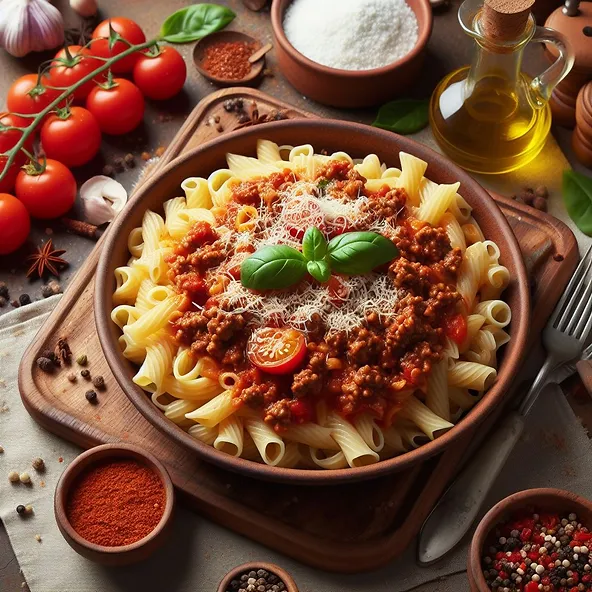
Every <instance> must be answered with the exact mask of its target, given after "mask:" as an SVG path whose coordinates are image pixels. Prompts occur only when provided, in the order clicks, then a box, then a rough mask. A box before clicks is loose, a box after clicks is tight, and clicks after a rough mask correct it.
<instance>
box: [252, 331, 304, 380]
mask: <svg viewBox="0 0 592 592" xmlns="http://www.w3.org/2000/svg"><path fill="white" fill-rule="evenodd" d="M247 356H248V357H249V360H250V361H251V363H252V364H253V365H255V366H257V368H260V369H261V370H263V371H264V372H268V373H269V374H289V373H291V372H294V370H296V369H297V368H298V367H299V366H300V365H301V364H302V362H303V361H304V358H305V356H306V340H305V338H304V335H303V334H302V333H300V331H297V330H296V329H291V328H289V327H281V328H277V327H262V328H260V329H257V330H256V331H254V332H253V334H252V335H251V337H250V339H249V342H248V343H247Z"/></svg>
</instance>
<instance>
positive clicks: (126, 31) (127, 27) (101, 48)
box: [90, 16, 146, 74]
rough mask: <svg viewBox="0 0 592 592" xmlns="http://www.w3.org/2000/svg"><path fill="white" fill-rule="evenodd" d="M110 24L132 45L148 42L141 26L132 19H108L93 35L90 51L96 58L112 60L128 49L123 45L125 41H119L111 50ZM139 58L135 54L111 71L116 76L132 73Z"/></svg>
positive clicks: (116, 64)
mask: <svg viewBox="0 0 592 592" xmlns="http://www.w3.org/2000/svg"><path fill="white" fill-rule="evenodd" d="M109 23H111V27H112V28H113V30H114V31H116V32H117V33H119V34H120V35H121V36H122V37H123V38H124V39H125V40H126V41H129V42H130V43H131V44H132V45H138V44H140V43H144V42H145V41H146V35H144V31H142V29H141V28H140V26H139V25H138V24H137V23H135V22H134V21H132V20H131V19H128V18H124V17H122V16H120V17H117V18H112V19H107V20H104V21H103V22H102V23H100V24H99V25H98V26H97V28H96V29H95V30H94V31H93V34H92V39H93V41H92V42H91V45H90V51H91V53H92V54H93V55H95V56H98V57H100V58H110V57H113V56H116V55H119V54H120V53H122V52H124V51H125V50H126V49H128V46H127V45H126V44H125V43H123V41H117V42H116V43H115V45H114V46H113V49H109ZM138 57H139V54H138V53H133V54H131V55H129V56H127V57H125V58H123V59H122V60H120V61H119V62H117V63H115V64H113V66H111V70H112V71H113V72H115V73H116V74H123V73H125V72H131V71H132V70H133V68H134V65H135V63H136V61H137V60H138Z"/></svg>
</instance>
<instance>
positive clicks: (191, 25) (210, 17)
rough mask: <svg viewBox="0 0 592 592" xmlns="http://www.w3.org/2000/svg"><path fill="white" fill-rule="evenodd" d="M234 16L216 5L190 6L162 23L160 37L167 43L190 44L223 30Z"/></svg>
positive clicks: (224, 8)
mask: <svg viewBox="0 0 592 592" xmlns="http://www.w3.org/2000/svg"><path fill="white" fill-rule="evenodd" d="M235 16H236V15H235V14H234V12H232V10H230V9H229V8H227V7H226V6H220V5H218V4H192V5H191V6H187V7H185V8H181V10H177V12H174V13H173V14H171V16H169V17H168V18H167V19H166V21H164V23H163V25H162V28H161V29H160V37H161V38H162V39H164V40H165V41H168V42H169V43H190V42H191V41H197V40H198V39H202V38H203V37H205V36H206V35H209V34H210V33H214V32H215V31H219V30H220V29H223V28H224V27H225V26H226V25H228V24H229V23H231V22H232V20H233V19H234V17H235Z"/></svg>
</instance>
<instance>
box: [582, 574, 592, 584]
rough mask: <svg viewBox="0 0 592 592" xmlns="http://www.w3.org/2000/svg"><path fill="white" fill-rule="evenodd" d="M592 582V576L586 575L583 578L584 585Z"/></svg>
mask: <svg viewBox="0 0 592 592" xmlns="http://www.w3.org/2000/svg"><path fill="white" fill-rule="evenodd" d="M588 582H592V574H584V575H583V576H582V583H586V584H587V583H588Z"/></svg>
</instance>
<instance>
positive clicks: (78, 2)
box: [70, 0, 98, 17]
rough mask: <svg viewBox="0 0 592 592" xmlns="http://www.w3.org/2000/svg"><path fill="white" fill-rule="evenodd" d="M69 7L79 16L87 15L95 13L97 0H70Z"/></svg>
mask: <svg viewBox="0 0 592 592" xmlns="http://www.w3.org/2000/svg"><path fill="white" fill-rule="evenodd" d="M70 7H71V8H72V10H74V11H76V12H77V13H78V14H79V15H80V16H83V17H89V16H93V15H95V14H97V10H98V6H97V0H70Z"/></svg>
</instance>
